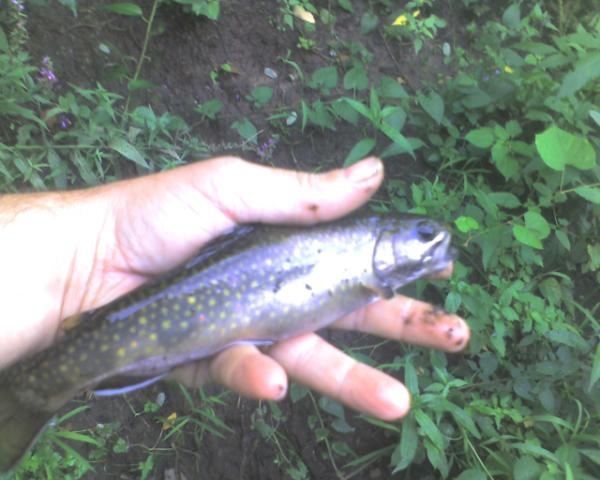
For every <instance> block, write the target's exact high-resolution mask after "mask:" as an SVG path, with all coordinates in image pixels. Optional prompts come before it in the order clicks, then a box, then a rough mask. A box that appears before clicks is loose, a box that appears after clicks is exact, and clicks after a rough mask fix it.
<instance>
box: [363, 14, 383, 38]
mask: <svg viewBox="0 0 600 480" xmlns="http://www.w3.org/2000/svg"><path fill="white" fill-rule="evenodd" d="M378 23H379V17H378V16H377V15H376V14H375V13H373V11H372V10H367V11H366V12H365V13H363V15H362V17H361V18H360V33H361V34H362V35H367V34H369V33H371V32H372V31H373V30H375V28H376V27H377V24H378Z"/></svg>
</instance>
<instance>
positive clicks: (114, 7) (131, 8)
mask: <svg viewBox="0 0 600 480" xmlns="http://www.w3.org/2000/svg"><path fill="white" fill-rule="evenodd" d="M104 9H105V10H108V11H109V12H112V13H118V14H119V15H128V16H131V17H141V16H142V15H143V14H144V12H143V11H142V9H141V8H140V6H139V5H137V4H136V3H133V2H122V3H110V4H108V5H105V6H104Z"/></svg>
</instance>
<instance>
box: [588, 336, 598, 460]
mask: <svg viewBox="0 0 600 480" xmlns="http://www.w3.org/2000/svg"><path fill="white" fill-rule="evenodd" d="M599 379H600V344H598V345H596V355H594V361H593V363H592V371H591V372H590V383H589V384H588V391H589V392H591V391H592V388H593V387H594V385H595V384H596V382H597V381H598V380H599ZM598 458H599V459H600V456H599V457H598ZM598 463H600V462H598Z"/></svg>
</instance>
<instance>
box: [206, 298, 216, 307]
mask: <svg viewBox="0 0 600 480" xmlns="http://www.w3.org/2000/svg"><path fill="white" fill-rule="evenodd" d="M216 304H217V301H216V300H215V299H214V298H210V299H209V300H208V306H209V307H214V306H215V305H216Z"/></svg>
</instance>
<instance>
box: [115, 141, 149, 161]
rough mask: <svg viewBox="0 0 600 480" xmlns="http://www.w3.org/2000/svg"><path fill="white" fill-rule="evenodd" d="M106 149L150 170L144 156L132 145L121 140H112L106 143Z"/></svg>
mask: <svg viewBox="0 0 600 480" xmlns="http://www.w3.org/2000/svg"><path fill="white" fill-rule="evenodd" d="M108 148H112V149H113V150H115V151H116V152H118V153H120V154H121V155H123V156H124V157H125V158H127V159H128V160H131V161H132V162H134V163H137V164H138V165H139V166H141V167H144V168H150V165H148V162H146V159H145V158H144V156H143V155H142V154H141V153H140V152H139V151H138V150H137V149H136V148H135V147H134V146H133V145H131V143H129V142H128V141H127V140H125V139H123V138H118V137H117V138H113V139H112V140H111V141H110V142H109V143H108Z"/></svg>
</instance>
